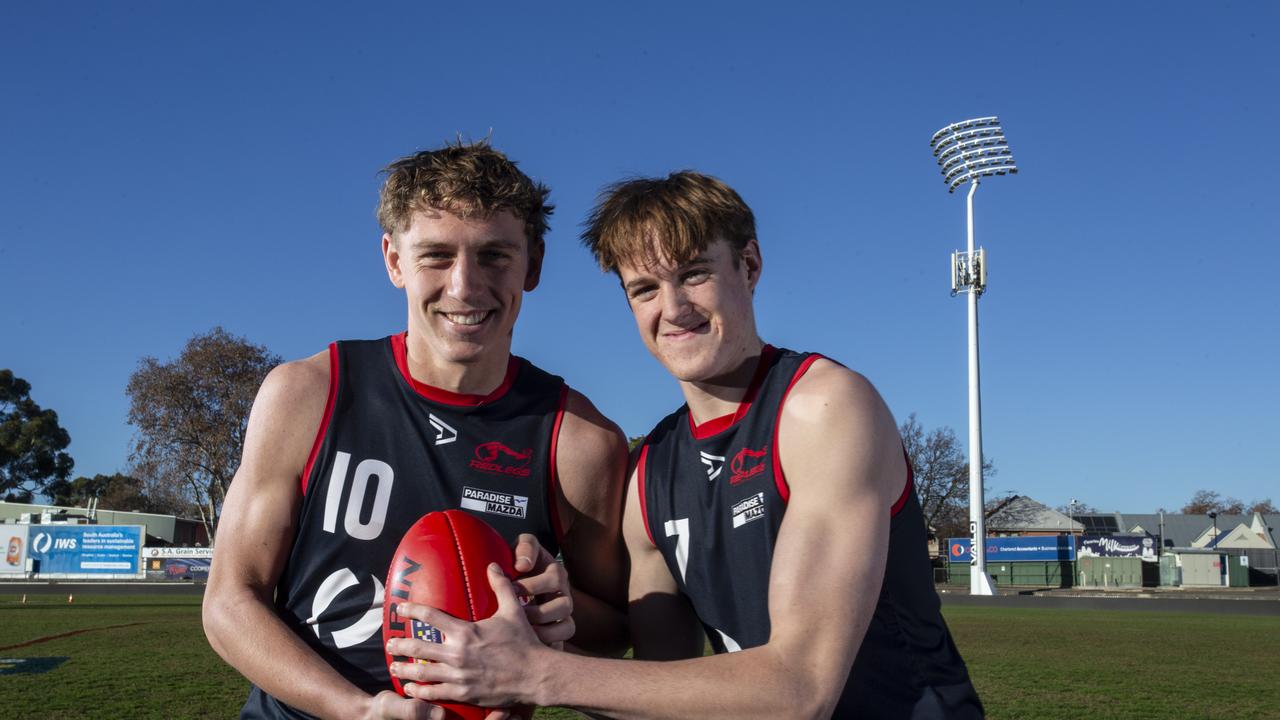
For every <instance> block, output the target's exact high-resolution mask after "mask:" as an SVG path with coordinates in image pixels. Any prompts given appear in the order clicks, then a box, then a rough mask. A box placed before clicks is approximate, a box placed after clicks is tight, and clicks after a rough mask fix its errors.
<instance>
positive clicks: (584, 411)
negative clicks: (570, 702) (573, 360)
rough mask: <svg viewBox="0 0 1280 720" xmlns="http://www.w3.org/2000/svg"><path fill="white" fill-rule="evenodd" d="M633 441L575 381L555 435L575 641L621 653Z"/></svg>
mask: <svg viewBox="0 0 1280 720" xmlns="http://www.w3.org/2000/svg"><path fill="white" fill-rule="evenodd" d="M626 471H627V442H626V438H625V437H624V436H623V434H622V431H621V430H619V429H618V427H617V426H616V425H614V424H613V423H612V422H610V421H609V419H608V418H606V417H605V416H604V415H602V414H601V413H600V411H599V410H597V409H596V408H595V406H594V405H592V404H591V401H590V400H588V399H587V398H586V397H585V396H584V395H582V394H581V393H579V392H577V391H576V390H573V389H569V391H568V394H567V397H566V399H565V411H564V417H563V420H561V423H560V432H559V436H558V438H557V442H556V473H557V476H558V478H559V492H558V493H557V496H556V497H555V498H554V499H553V500H554V501H555V502H557V503H558V504H559V505H558V507H559V512H560V518H561V520H562V525H563V527H564V536H563V537H562V538H561V539H560V547H561V552H562V553H563V555H564V566H565V569H566V570H567V571H568V574H569V583H570V584H571V585H572V587H573V595H572V600H573V622H574V625H575V632H574V635H573V638H572V639H571V640H570V641H569V642H570V643H571V644H572V646H573V647H575V648H579V649H582V650H585V651H588V652H591V653H598V654H606V655H621V654H622V653H623V652H625V651H626V649H627V647H628V645H629V635H628V633H627V621H626V612H625V608H626V606H627V555H626V549H625V548H624V546H623V544H622V502H623V489H624V483H625V478H626Z"/></svg>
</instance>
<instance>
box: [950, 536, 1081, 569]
mask: <svg viewBox="0 0 1280 720" xmlns="http://www.w3.org/2000/svg"><path fill="white" fill-rule="evenodd" d="M972 542H973V540H972V539H971V538H950V539H948V540H947V557H948V559H949V560H950V561H951V562H953V563H960V562H971V561H972V560H973V555H972V553H971V552H970V546H971V543H972ZM1075 551H1076V548H1075V543H1073V542H1072V538H1071V536H1070V535H1045V536H1041V537H989V538H987V562H989V563H991V562H1018V561H1020V560H1035V561H1040V562H1043V561H1046V560H1049V561H1061V560H1075V559H1076V552H1075Z"/></svg>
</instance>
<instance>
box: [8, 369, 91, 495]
mask: <svg viewBox="0 0 1280 720" xmlns="http://www.w3.org/2000/svg"><path fill="white" fill-rule="evenodd" d="M70 444H71V436H70V435H69V434H68V433H67V431H66V430H64V429H62V426H61V425H59V424H58V413H56V412H54V411H52V410H45V409H43V408H41V407H40V406H39V405H37V404H36V403H35V401H33V400H32V399H31V383H28V382H27V381H26V380H23V379H22V378H20V377H17V376H15V375H14V374H13V371H12V370H0V493H4V494H5V495H6V497H11V498H14V499H22V498H26V499H27V501H29V500H30V498H31V496H32V494H33V493H36V492H40V493H43V492H44V489H45V488H46V487H47V486H48V485H49V484H50V483H52V482H57V481H60V480H66V479H67V476H68V475H70V474H71V468H72V467H74V466H75V461H74V460H72V459H71V456H70V455H68V454H67V453H66V448H67V446H68V445H70Z"/></svg>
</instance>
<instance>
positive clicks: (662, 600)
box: [622, 467, 705, 660]
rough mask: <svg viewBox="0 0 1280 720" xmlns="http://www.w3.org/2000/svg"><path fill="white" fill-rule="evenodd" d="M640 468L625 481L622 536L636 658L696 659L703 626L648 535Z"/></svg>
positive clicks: (699, 652) (698, 654)
mask: <svg viewBox="0 0 1280 720" xmlns="http://www.w3.org/2000/svg"><path fill="white" fill-rule="evenodd" d="M641 470H642V468H640V467H634V468H633V470H632V472H631V477H630V478H629V482H628V483H627V503H626V510H625V511H624V512H623V515H622V534H623V538H624V539H625V540H626V543H627V552H628V554H630V556H631V582H630V585H629V590H628V601H629V607H628V614H629V616H630V621H631V622H630V624H631V645H632V647H633V648H634V652H635V658H636V659H637V660H682V659H685V658H693V657H701V656H702V650H703V647H704V644H705V637H704V636H703V633H702V626H701V625H700V624H699V623H698V617H697V615H696V614H694V612H693V607H692V606H690V605H689V601H688V599H686V598H685V597H684V596H683V595H681V594H680V590H679V588H678V587H677V586H676V581H675V578H674V577H672V576H671V570H670V569H669V568H668V567H667V563H666V561H665V560H664V559H663V558H662V553H661V552H659V551H658V548H657V547H655V546H654V544H653V542H652V541H651V540H650V539H649V531H648V530H646V523H647V522H648V521H647V519H646V518H645V516H644V506H643V503H642V502H641V498H640V493H641V492H643V488H642V487H641V486H640V483H639V472H640V471H641Z"/></svg>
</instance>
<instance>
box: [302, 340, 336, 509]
mask: <svg viewBox="0 0 1280 720" xmlns="http://www.w3.org/2000/svg"><path fill="white" fill-rule="evenodd" d="M337 399H338V343H329V399H328V400H326V401H325V403H324V417H323V418H321V419H320V429H319V430H317V431H316V440H315V442H313V443H312V444H311V454H310V455H308V456H307V464H306V465H303V466H302V495H303V497H306V495H307V482H308V481H309V480H310V478H311V470H312V469H313V468H314V467H315V464H316V456H318V455H319V454H320V446H321V445H323V444H324V434H325V431H326V430H328V429H329V420H331V419H332V418H333V406H334V403H335V401H336V400H337Z"/></svg>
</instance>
